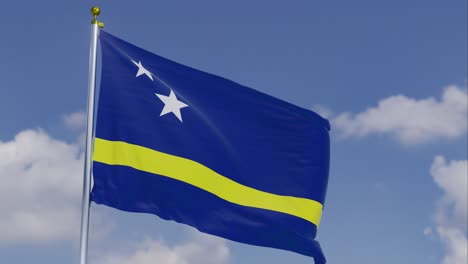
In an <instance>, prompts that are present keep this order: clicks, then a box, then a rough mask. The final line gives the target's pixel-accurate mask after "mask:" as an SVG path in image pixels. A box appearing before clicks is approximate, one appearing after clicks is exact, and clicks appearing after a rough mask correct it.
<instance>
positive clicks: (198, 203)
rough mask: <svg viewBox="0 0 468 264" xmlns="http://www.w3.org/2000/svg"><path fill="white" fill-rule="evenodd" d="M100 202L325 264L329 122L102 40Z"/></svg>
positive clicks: (96, 194) (96, 173)
mask: <svg viewBox="0 0 468 264" xmlns="http://www.w3.org/2000/svg"><path fill="white" fill-rule="evenodd" d="M99 38H100V43H101V54H102V72H101V85H100V89H99V99H98V103H97V105H98V106H97V121H96V132H95V140H94V154H93V159H94V162H93V179H94V186H93V189H92V193H91V199H92V201H94V202H95V203H97V204H103V205H107V206H110V207H114V208H117V209H120V210H123V211H127V212H140V213H150V214H154V215H157V216H159V217H160V218H162V219H166V220H173V221H176V222H178V223H183V224H186V225H189V226H192V227H195V228H196V229H198V230H199V231H201V232H204V233H208V234H212V235H216V236H220V237H223V238H226V239H230V240H233V241H238V242H241V243H246V244H251V245H257V246H264V247H271V248H278V249H284V250H289V251H293V252H297V253H300V254H303V255H307V256H311V257H314V258H315V262H316V263H319V264H321V263H325V258H324V256H323V253H322V250H321V248H320V245H319V243H318V242H317V241H316V240H315V236H316V232H317V227H318V226H319V224H320V219H321V216H322V210H323V204H324V201H325V194H326V189H327V182H328V170H329V134H328V131H329V129H330V126H329V123H328V121H327V120H326V119H324V118H322V117H320V116H319V115H317V114H316V113H314V112H312V111H310V110H307V109H304V108H300V107H298V106H295V105H293V104H290V103H287V102H285V101H282V100H280V99H276V98H274V97H272V96H269V95H266V94H263V93H261V92H258V91H256V90H253V89H250V88H247V87H245V86H242V85H239V84H237V83H234V82H232V81H229V80H226V79H224V78H221V77H218V76H215V75H211V74H208V73H205V72H202V71H199V70H195V69H193V68H190V67H187V66H184V65H181V64H179V63H176V62H173V61H170V60H168V59H165V58H162V57H160V56H158V55H155V54H152V53H150V52H148V51H145V50H143V49H141V48H139V47H136V46H134V45H132V44H130V43H128V42H125V41H123V40H121V39H119V38H117V37H115V36H112V35H111V34H109V33H106V32H105V31H101V32H100V37H99Z"/></svg>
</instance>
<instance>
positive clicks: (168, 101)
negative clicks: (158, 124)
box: [155, 90, 188, 122]
mask: <svg viewBox="0 0 468 264" xmlns="http://www.w3.org/2000/svg"><path fill="white" fill-rule="evenodd" d="M155 95H156V96H157V97H158V98H159V99H160V100H161V101H162V102H163V103H164V108H163V110H162V112H161V115H160V116H163V115H165V114H168V113H173V114H174V115H175V116H176V117H177V118H178V119H179V120H180V122H182V114H181V113H180V109H182V108H184V107H188V105H186V104H184V103H182V102H181V101H179V100H177V97H176V95H175V93H174V91H172V90H171V93H170V94H169V96H166V95H162V94H157V93H155Z"/></svg>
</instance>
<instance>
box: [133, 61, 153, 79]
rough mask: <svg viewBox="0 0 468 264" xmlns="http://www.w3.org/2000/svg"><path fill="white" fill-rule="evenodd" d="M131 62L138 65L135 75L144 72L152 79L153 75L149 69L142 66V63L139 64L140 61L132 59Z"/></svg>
mask: <svg viewBox="0 0 468 264" xmlns="http://www.w3.org/2000/svg"><path fill="white" fill-rule="evenodd" d="M132 62H133V64H135V65H136V66H137V67H138V72H137V74H136V77H138V76H140V75H143V74H145V75H146V76H148V78H150V79H151V80H153V75H152V74H151V72H150V71H148V70H147V69H146V68H145V67H143V65H141V61H138V63H137V62H136V61H134V60H132Z"/></svg>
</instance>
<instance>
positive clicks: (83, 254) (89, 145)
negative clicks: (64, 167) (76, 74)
mask: <svg viewBox="0 0 468 264" xmlns="http://www.w3.org/2000/svg"><path fill="white" fill-rule="evenodd" d="M99 13H100V10H99V8H98V7H93V8H91V14H93V16H94V19H93V21H92V22H91V24H92V26H91V47H90V50H89V79H88V117H87V128H86V147H85V162H84V163H85V164H84V180H83V201H82V208H81V239H80V264H86V263H87V255H88V233H89V212H90V211H89V209H90V202H91V200H90V192H91V173H92V162H93V138H94V135H93V133H94V97H95V91H96V60H97V42H98V35H99V26H100V22H98V21H97V16H98V15H99Z"/></svg>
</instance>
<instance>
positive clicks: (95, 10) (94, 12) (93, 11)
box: [91, 6, 104, 28]
mask: <svg viewBox="0 0 468 264" xmlns="http://www.w3.org/2000/svg"><path fill="white" fill-rule="evenodd" d="M100 13H101V9H100V8H99V7H97V6H93V7H92V8H91V14H92V15H93V20H91V24H97V25H98V27H100V28H103V27H104V23H103V22H101V21H98V20H97V16H99V14H100Z"/></svg>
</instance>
